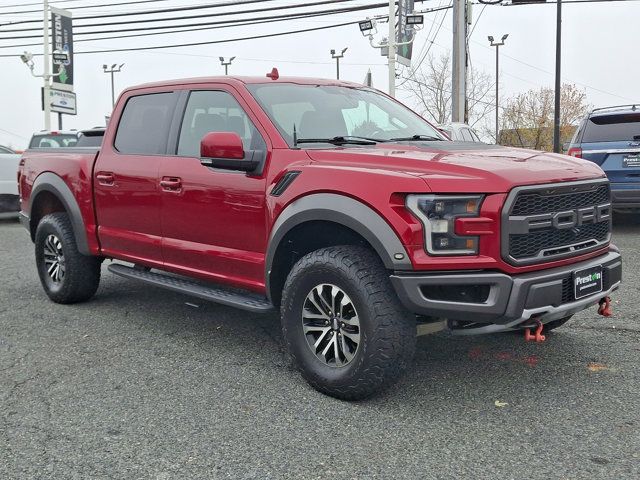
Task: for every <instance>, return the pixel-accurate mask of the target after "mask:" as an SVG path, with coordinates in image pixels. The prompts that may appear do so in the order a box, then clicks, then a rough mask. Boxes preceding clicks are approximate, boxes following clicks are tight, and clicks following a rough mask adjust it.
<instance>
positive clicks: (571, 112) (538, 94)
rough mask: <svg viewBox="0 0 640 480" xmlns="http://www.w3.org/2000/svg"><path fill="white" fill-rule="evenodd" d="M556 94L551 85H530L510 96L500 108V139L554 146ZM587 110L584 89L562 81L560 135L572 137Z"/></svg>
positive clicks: (538, 147)
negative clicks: (530, 86) (541, 86)
mask: <svg viewBox="0 0 640 480" xmlns="http://www.w3.org/2000/svg"><path fill="white" fill-rule="evenodd" d="M554 109H555V96H554V90H553V89H552V88H547V87H543V88H540V89H532V90H529V91H528V92H524V93H520V94H518V95H515V96H514V97H511V98H509V99H508V100H507V101H506V102H505V104H504V108H503V109H502V112H501V119H500V127H501V130H500V142H499V143H501V144H503V145H510V146H516V147H528V148H533V149H535V150H552V149H553V122H554ZM588 110H589V105H588V103H587V95H586V93H585V92H584V90H580V89H579V88H578V87H576V86H575V85H572V84H564V85H562V88H561V90H560V139H561V143H564V142H568V141H570V140H571V137H572V135H573V132H574V131H575V127H576V125H577V124H578V123H579V121H580V120H581V119H582V117H584V115H585V114H586V113H587V111H588Z"/></svg>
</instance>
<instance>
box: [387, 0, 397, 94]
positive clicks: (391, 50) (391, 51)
mask: <svg viewBox="0 0 640 480" xmlns="http://www.w3.org/2000/svg"><path fill="white" fill-rule="evenodd" d="M387 48H388V59H389V64H388V66H389V96H391V97H395V96H396V2H395V0H389V38H388V40H387Z"/></svg>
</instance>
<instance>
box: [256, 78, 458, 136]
mask: <svg viewBox="0 0 640 480" xmlns="http://www.w3.org/2000/svg"><path fill="white" fill-rule="evenodd" d="M247 88H248V89H249V91H251V93H252V94H253V96H254V97H255V98H256V100H257V101H258V103H259V104H260V105H261V106H262V108H263V109H264V110H265V112H266V113H267V115H269V117H270V118H271V120H272V121H273V123H274V124H275V126H276V127H277V128H278V130H279V131H280V133H281V134H282V136H283V137H284V138H285V140H286V141H287V143H288V144H289V146H290V147H292V146H294V145H293V129H294V125H295V129H296V134H297V138H298V139H311V138H313V139H323V138H327V139H330V138H333V137H338V136H339V137H348V136H353V137H365V138H370V139H379V140H381V141H382V140H390V139H392V138H399V137H403V138H404V137H412V136H413V135H424V136H427V137H435V138H437V139H442V140H445V137H444V136H443V135H442V134H440V133H439V132H438V131H437V130H436V129H435V128H434V127H432V126H431V125H430V124H429V123H427V121H426V120H424V119H423V118H421V117H420V116H418V115H417V114H415V113H414V112H412V111H411V110H409V109H408V108H406V107H405V106H403V105H401V104H399V103H396V102H394V101H393V100H391V99H389V98H388V97H386V96H384V95H382V94H380V93H378V92H376V91H375V90H371V89H368V88H349V87H341V86H333V85H332V86H324V85H295V84H291V83H278V84H253V85H247Z"/></svg>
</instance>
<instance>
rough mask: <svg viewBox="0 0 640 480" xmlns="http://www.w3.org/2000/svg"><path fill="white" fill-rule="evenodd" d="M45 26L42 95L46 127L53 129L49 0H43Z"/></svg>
mask: <svg viewBox="0 0 640 480" xmlns="http://www.w3.org/2000/svg"><path fill="white" fill-rule="evenodd" d="M42 6H43V12H44V16H43V26H42V42H43V45H42V46H43V58H44V74H43V75H42V77H43V78H44V88H43V90H42V95H43V97H44V129H45V130H46V131H49V130H51V101H50V100H49V97H50V95H49V87H50V82H49V79H50V78H51V71H50V68H51V65H50V63H49V0H43V3H42Z"/></svg>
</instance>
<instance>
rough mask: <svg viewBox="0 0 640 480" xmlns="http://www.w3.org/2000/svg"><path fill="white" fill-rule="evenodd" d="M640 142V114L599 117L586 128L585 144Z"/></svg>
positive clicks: (593, 118) (595, 117)
mask: <svg viewBox="0 0 640 480" xmlns="http://www.w3.org/2000/svg"><path fill="white" fill-rule="evenodd" d="M634 140H640V112H638V113H635V112H634V113H625V114H612V115H597V116H594V117H591V118H589V120H588V121H587V124H586V126H585V131H584V137H583V138H582V141H583V142H584V143H592V142H625V141H634Z"/></svg>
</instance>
